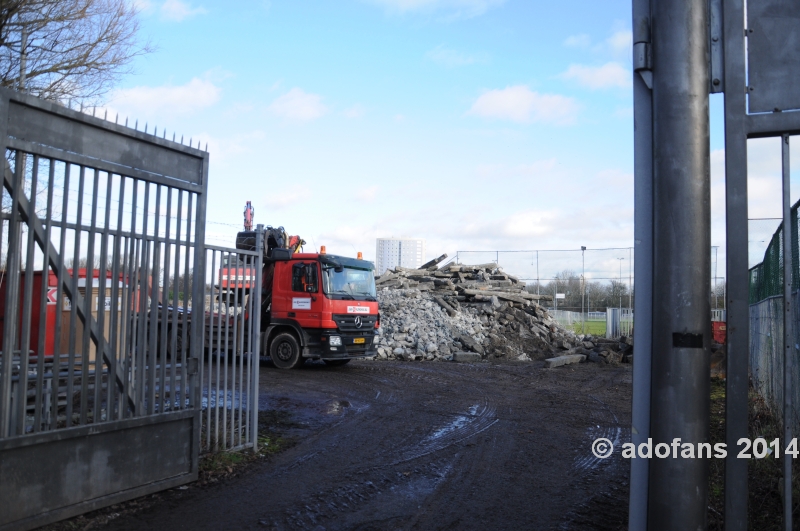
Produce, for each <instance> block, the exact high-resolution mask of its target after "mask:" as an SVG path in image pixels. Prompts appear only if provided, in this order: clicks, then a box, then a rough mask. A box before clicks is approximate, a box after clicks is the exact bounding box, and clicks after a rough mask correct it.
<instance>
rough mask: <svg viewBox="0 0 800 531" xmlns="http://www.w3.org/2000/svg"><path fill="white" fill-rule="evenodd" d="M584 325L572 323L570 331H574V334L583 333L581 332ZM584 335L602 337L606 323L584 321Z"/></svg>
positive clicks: (604, 333)
mask: <svg viewBox="0 0 800 531" xmlns="http://www.w3.org/2000/svg"><path fill="white" fill-rule="evenodd" d="M583 325H584V323H572V326H571V328H572V330H574V331H575V333H576V334H582V333H584V332H583V331H582V330H584V328H583ZM585 325H586V328H585V330H586V332H585V333H586V334H591V335H593V336H604V335H606V322H605V321H586V323H585Z"/></svg>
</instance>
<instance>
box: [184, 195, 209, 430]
mask: <svg viewBox="0 0 800 531" xmlns="http://www.w3.org/2000/svg"><path fill="white" fill-rule="evenodd" d="M187 196H188V199H187V201H186V250H185V256H184V262H183V278H184V279H186V280H185V281H184V286H185V283H186V282H188V279H189V271H190V269H189V263H190V258H189V250H190V249H192V197H193V196H192V194H191V193H187ZM199 248H200V250H203V251H204V249H203V245H200V247H199ZM194 250H195V253H197V252H198V247H197V243H196V242H195V247H194ZM198 283H199V284H200V286H197V284H198ZM204 284H205V277H204V276H197V275H196V274H193V276H192V293H187V291H188V290H186V289H184V293H183V310H184V311H183V316H182V317H183V320H182V322H181V340H182V341H181V367H182V368H183V371H182V374H183V379H182V381H183V386H184V387H185V388H186V391H185V393H186V396H187V397H188V398H189V400H190V403H189V405H188V406H186V400H185V399H184V400H182V401H181V409H183V408H184V407H192V408H196V407H199V404H198V401H199V396H194V395H190V394H189V393H192V392H194V388H195V387H197V386H195V385H194V382H193V379H192V377H191V375H190V374H189V370H188V366H187V363H186V362H187V360H188V359H189V358H190V357H191V356H192V355H193V353H195V352H196V350H195V349H196V348H197V347H196V345H197V344H199V342H197V343H195V341H196V337H195V335H194V332H195V330H192V335H191V336H190V335H189V327H190V323H189V305H190V303H192V297H193V295H194V292H195V291H196V290H197V289H199V288H200V287H202V286H203V285H204ZM201 293H202V291H201ZM201 297H202V296H201ZM199 302H200V308H199V309H200V310H201V312H202V310H203V308H204V304H203V301H199ZM192 306H194V305H193V304H192ZM198 328H200V327H198ZM190 337H191V340H192V344H191V345H190V344H189V338H190ZM197 358H198V362H199V358H200V356H197ZM198 433H199V432H198Z"/></svg>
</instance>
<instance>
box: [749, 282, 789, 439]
mask: <svg viewBox="0 0 800 531" xmlns="http://www.w3.org/2000/svg"><path fill="white" fill-rule="evenodd" d="M798 303H800V291H795V292H794V293H793V294H792V307H793V320H794V322H795V323H797V322H798V319H800V311H798V307H797V305H798ZM783 312H784V306H783V296H782V295H776V296H773V297H768V298H766V299H764V300H762V301H759V302H757V303H756V304H751V305H750V376H751V378H752V381H753V387H754V388H755V389H756V391H758V393H759V394H760V395H761V396H762V397H763V398H764V400H765V401H766V402H767V404H768V405H769V406H770V407H771V409H772V411H773V412H774V414H775V415H777V416H778V418H781V419H783V406H784V383H785V380H784V370H783V368H784V359H783ZM798 328H800V327H797V326H796V327H795V328H794V335H795V343H800V335H798ZM796 352H797V351H796V350H795V362H797V361H798V360H797V355H796ZM798 366H800V365H797V364H795V367H798ZM798 376H800V375H798V373H797V371H792V372H791V374H790V378H791V380H792V385H791V386H790V389H791V391H790V396H789V397H788V398H789V401H788V404H789V406H790V415H791V418H790V419H789V422H790V424H791V425H792V426H793V428H794V429H795V430H798V429H800V416H798V410H797V404H800V377H798ZM795 433H797V431H795Z"/></svg>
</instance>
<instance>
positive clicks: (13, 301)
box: [0, 151, 24, 438]
mask: <svg viewBox="0 0 800 531" xmlns="http://www.w3.org/2000/svg"><path fill="white" fill-rule="evenodd" d="M15 155H16V157H15V163H14V175H13V183H14V189H13V190H12V191H11V204H12V206H13V207H16V205H17V198H18V197H19V194H21V193H22V180H23V177H24V176H23V175H22V172H23V163H22V159H23V157H24V154H23V153H22V152H20V151H17V152H16V154H15ZM21 222H22V221H21V219H20V211H19V209H17V208H12V209H11V218H10V219H9V224H8V254H7V255H6V274H7V277H6V300H5V314H4V315H5V317H4V321H3V360H2V361H3V365H2V371H3V372H2V374H0V438H2V437H6V436H8V435H10V434H11V433H12V430H13V428H14V427H12V426H11V417H12V413H11V408H12V403H11V373H12V372H13V365H14V363H13V360H14V350H16V345H17V319H18V316H19V282H20V271H19V269H20V237H21V234H20V231H19V224H20V223H21Z"/></svg>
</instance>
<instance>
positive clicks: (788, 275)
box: [781, 135, 795, 531]
mask: <svg viewBox="0 0 800 531" xmlns="http://www.w3.org/2000/svg"><path fill="white" fill-rule="evenodd" d="M781 159H782V170H783V440H784V444H785V445H786V444H789V441H791V440H792V422H793V420H794V419H793V415H792V399H793V398H794V393H793V389H792V376H793V374H794V373H793V369H794V368H793V359H794V354H795V351H794V343H795V339H794V322H793V319H792V243H791V242H793V241H794V239H795V230H794V227H793V226H792V203H791V185H790V175H789V170H790V165H789V162H790V161H789V135H783V136H782V137H781ZM783 492H784V495H783V526H784V529H785V530H786V531H792V497H793V496H792V456H791V454H789V453H787V452H784V453H783Z"/></svg>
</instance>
